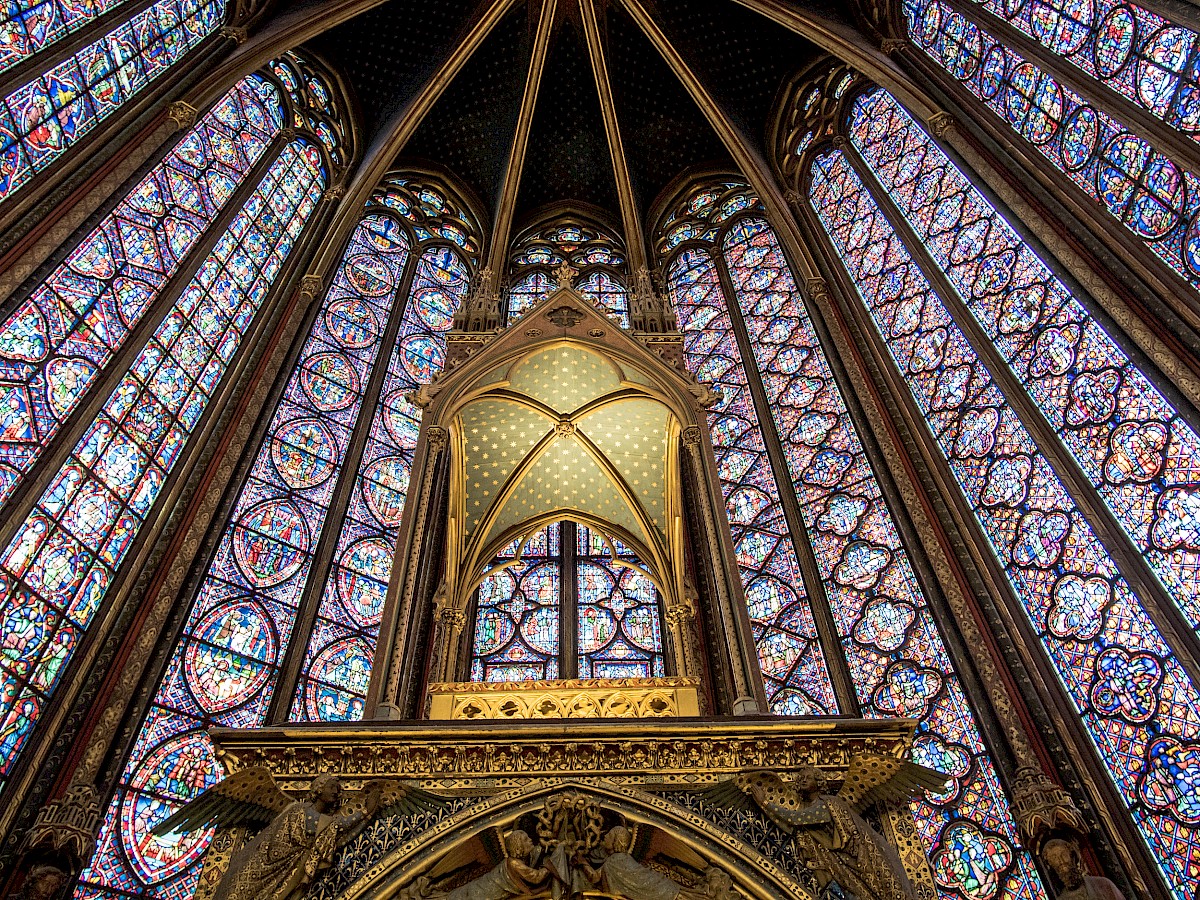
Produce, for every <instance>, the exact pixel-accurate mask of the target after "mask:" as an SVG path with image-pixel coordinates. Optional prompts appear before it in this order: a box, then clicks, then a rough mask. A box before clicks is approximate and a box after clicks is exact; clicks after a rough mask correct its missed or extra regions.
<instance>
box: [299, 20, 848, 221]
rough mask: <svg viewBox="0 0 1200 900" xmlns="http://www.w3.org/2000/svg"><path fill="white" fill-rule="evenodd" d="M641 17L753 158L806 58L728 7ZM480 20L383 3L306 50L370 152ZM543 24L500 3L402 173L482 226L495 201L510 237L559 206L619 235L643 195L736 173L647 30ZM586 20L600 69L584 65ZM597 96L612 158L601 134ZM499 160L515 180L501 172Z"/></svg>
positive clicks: (790, 40) (799, 43) (630, 24)
mask: <svg viewBox="0 0 1200 900" xmlns="http://www.w3.org/2000/svg"><path fill="white" fill-rule="evenodd" d="M547 2H555V0H547ZM641 6H642V7H643V8H644V10H645V12H646V13H647V15H648V16H649V17H650V18H651V19H652V21H653V24H654V26H656V27H657V29H659V30H660V31H661V32H662V34H663V36H664V37H665V38H666V40H667V42H669V44H670V46H671V48H673V49H674V51H676V52H677V53H678V54H679V56H680V57H681V58H682V60H683V61H684V62H685V63H686V65H687V66H689V67H690V68H691V69H692V70H693V71H694V72H695V74H696V76H697V78H698V79H699V80H700V82H701V83H702V85H703V87H704V88H705V89H707V90H708V91H709V92H710V93H711V95H712V97H713V99H714V100H715V101H716V102H717V104H718V105H719V106H720V107H721V111H722V113H723V114H724V115H725V116H726V117H728V119H729V120H730V121H731V122H732V123H733V124H734V125H735V126H736V127H738V128H739V129H740V130H741V131H742V132H743V133H744V136H745V138H746V140H747V141H748V143H749V144H750V146H751V147H752V148H753V149H754V150H755V151H756V152H758V153H760V154H763V155H766V139H765V138H766V134H767V131H768V128H769V124H770V123H769V118H770V116H771V112H772V108H773V105H774V103H775V101H776V95H777V93H778V92H779V90H780V88H781V86H782V85H783V83H784V81H785V80H786V79H787V77H788V76H789V75H790V74H791V73H793V72H795V71H796V70H797V69H799V68H802V67H803V66H805V65H806V64H807V63H808V62H810V61H811V60H812V59H813V58H814V57H815V56H816V55H817V52H818V51H817V50H816V48H815V47H814V46H813V45H812V44H811V43H809V42H808V41H806V40H804V39H803V38H801V37H798V36H797V35H795V34H794V33H792V32H791V31H788V30H786V29H785V28H783V27H782V26H780V25H777V24H775V23H774V22H772V21H770V20H769V19H767V18H765V17H764V16H762V15H759V14H758V13H756V12H753V11H751V10H749V9H747V8H745V7H744V6H742V5H739V4H738V3H736V2H733V0H641ZM593 11H594V12H593ZM479 14H480V0H437V2H436V3H434V2H429V0H388V2H385V3H383V4H381V5H379V6H376V7H375V8H373V9H371V10H370V11H368V12H366V13H363V14H361V15H359V16H357V17H355V18H353V19H351V20H349V21H347V22H345V23H343V24H341V25H337V26H336V27H333V28H331V29H329V30H328V31H326V32H324V33H323V34H320V35H319V36H317V37H316V38H314V39H312V40H311V41H310V42H309V44H308V46H309V47H310V48H311V49H312V50H315V51H316V52H317V53H319V54H321V55H322V56H323V57H324V58H325V59H326V60H327V61H328V62H329V63H331V64H332V65H333V66H334V67H336V68H337V69H339V70H340V71H341V72H342V73H343V74H344V75H345V76H346V78H347V81H348V83H349V86H350V90H351V93H352V94H353V95H354V97H355V98H356V101H357V103H358V104H359V105H360V107H361V113H362V120H363V122H364V123H365V128H366V131H367V137H366V139H367V142H368V143H369V142H370V140H371V139H372V137H373V136H377V133H378V132H379V131H380V129H382V128H385V127H386V123H387V122H388V121H389V119H390V117H391V116H392V114H394V113H395V111H396V110H398V109H399V108H401V107H402V106H403V105H404V103H405V102H406V101H407V100H408V99H409V98H410V97H411V96H412V95H413V94H414V93H416V92H417V91H418V89H419V88H420V86H421V85H422V84H423V83H424V82H425V80H426V79H428V78H429V77H430V76H431V75H432V74H433V73H434V72H435V71H437V69H438V67H439V65H441V64H442V63H443V62H444V60H446V58H447V57H449V56H450V55H451V53H452V52H453V50H454V49H455V47H457V46H458V45H459V43H460V42H461V41H462V40H463V38H464V36H465V35H466V34H467V32H468V30H469V29H470V28H471V26H472V25H473V24H474V22H475V21H477V18H478V16H479ZM823 14H825V15H827V16H834V17H837V16H838V13H836V12H830V11H829V10H825V11H823ZM543 15H544V14H543V2H542V0H520V2H516V3H515V4H514V5H513V7H512V9H511V10H510V11H509V13H508V14H507V15H506V16H505V17H504V18H503V19H502V20H501V21H500V22H499V24H497V25H496V26H495V27H494V28H493V29H492V30H491V32H490V33H489V34H488V35H487V37H486V38H485V39H484V40H483V42H482V43H481V44H480V45H479V47H478V49H476V50H475V52H474V53H473V54H471V56H470V58H469V59H468V60H467V62H466V63H465V65H463V67H462V68H461V70H460V71H458V73H457V75H456V76H455V77H454V78H453V79H452V80H451V81H450V83H449V84H448V85H446V86H445V89H444V90H443V91H442V93H441V96H440V97H439V98H438V100H437V102H436V103H435V104H434V106H433V107H432V109H431V110H430V111H429V112H428V114H427V115H425V117H424V118H423V119H422V121H421V123H420V125H419V127H418V128H417V129H416V132H415V133H414V134H413V136H412V137H411V139H410V140H409V141H408V142H407V144H406V145H405V147H404V148H403V150H402V151H401V154H400V160H404V159H419V160H424V161H429V162H435V163H437V164H439V165H441V166H445V167H446V168H447V169H449V170H450V172H451V173H452V174H453V175H455V176H457V177H458V178H459V179H460V180H461V181H462V182H463V184H464V185H465V186H466V187H467V188H468V190H470V191H473V192H474V193H475V195H476V196H477V197H478V199H479V200H480V202H481V204H482V207H483V208H484V209H485V210H486V211H487V213H488V215H489V216H492V217H495V215H496V212H497V210H498V209H499V208H500V206H501V205H502V204H507V205H509V206H511V207H512V208H513V210H514V224H513V228H514V229H516V228H519V227H520V225H521V223H522V221H524V220H527V219H528V218H529V216H530V215H531V214H532V213H533V212H534V211H535V210H538V209H540V208H543V207H545V206H547V205H549V204H556V203H563V202H568V203H571V202H574V203H582V204H590V205H592V206H595V207H599V209H600V210H602V211H604V212H605V213H606V214H607V215H608V217H609V218H610V219H611V221H613V222H621V221H622V214H623V212H624V214H625V215H626V217H628V216H629V215H631V214H633V215H636V216H637V218H638V220H639V221H641V222H645V220H646V216H647V213H648V211H649V209H650V206H651V204H652V203H653V202H654V200H655V198H656V197H657V196H658V195H659V194H660V192H661V191H663V189H664V188H665V187H667V186H668V184H669V183H670V182H671V181H672V179H674V178H675V177H676V176H678V175H679V174H680V173H681V172H683V171H684V170H685V169H688V168H690V167H700V166H716V167H721V168H725V169H729V168H733V167H734V166H733V161H732V159H731V157H730V154H729V152H728V151H727V149H726V147H725V145H724V144H723V142H722V140H721V139H720V137H719V136H718V135H717V133H716V132H715V131H714V130H713V128H712V126H711V125H710V124H709V120H708V119H707V118H706V116H705V114H704V112H703V111H702V110H701V108H700V107H699V106H698V105H697V102H696V100H694V99H693V96H692V95H691V94H690V93H689V91H688V90H687V88H685V86H684V84H682V83H681V81H680V80H679V79H678V78H677V77H676V75H675V74H674V73H673V71H672V69H671V68H670V66H669V65H668V64H667V62H666V61H665V60H664V57H663V55H662V54H661V52H660V50H661V47H659V48H656V46H655V44H654V43H652V42H651V40H650V39H649V38H648V37H647V34H646V32H645V29H644V27H643V26H644V24H645V23H642V25H639V23H637V22H635V20H634V19H633V17H632V16H631V15H630V13H629V12H628V11H627V10H626V8H624V6H623V5H622V4H620V3H612V2H609V0H556V2H555V6H554V15H553V18H552V19H551V18H550V17H549V16H545V17H543ZM593 15H594V19H589V17H590V16H593ZM539 22H540V27H541V29H542V31H541V32H539ZM591 23H594V25H592V26H591V27H592V34H593V37H594V41H595V44H594V47H598V48H599V50H600V54H599V55H600V57H601V60H600V61H601V65H599V66H598V65H597V60H596V54H594V53H592V52H589V40H588V34H589V32H588V28H589V25H590V24H591ZM541 44H544V52H539V51H540V49H541V47H540V45H541ZM539 60H540V65H536V64H535V66H534V69H535V70H536V72H535V78H534V79H533V80H532V83H534V84H535V85H536V89H537V95H536V103H535V104H533V105H532V107H530V105H529V104H530V99H531V96H530V93H529V92H528V91H527V75H528V74H529V72H530V70H531V61H535V63H536V61H539ZM597 68H599V69H601V70H605V69H606V70H607V78H606V79H601V78H598V77H597V75H596V71H595V69H597ZM607 96H611V98H612V102H611V107H610V109H611V113H612V118H611V119H610V120H609V123H608V124H609V128H610V130H611V129H612V127H613V126H614V125H615V129H616V132H617V133H618V134H619V139H620V144H619V145H618V146H617V147H614V143H613V141H611V140H610V135H609V133H608V132H607V131H606V122H605V114H604V113H605V106H606V101H605V98H606V97H607ZM523 102H524V104H525V106H526V110H525V111H526V116H525V117H524V118H525V119H526V120H527V121H528V129H527V132H526V136H527V140H528V143H527V147H526V149H525V152H524V154H523V159H522V158H520V156H521V154H520V153H516V154H514V152H513V147H514V138H515V137H517V136H518V135H520V134H521V133H522V131H523V129H522V127H521V122H522V105H523ZM614 151H615V153H614ZM614 155H615V156H616V157H618V159H617V160H616V161H614ZM513 159H516V161H517V163H519V166H515V168H518V169H519V171H520V179H519V182H515V181H514V179H513V177H512V173H511V171H510V166H512V165H513V164H512V163H511V162H510V160H513ZM622 160H623V165H622ZM625 170H627V172H628V174H627V175H624V174H623V173H624V171H625ZM506 184H507V188H506ZM622 184H624V185H626V186H627V189H626V190H625V192H624V193H625V195H626V198H627V202H626V208H625V209H624V210H623V209H622V202H621V195H622V191H621V188H620V185H622ZM627 220H628V219H627V218H626V221H627ZM514 233H515V232H514Z"/></svg>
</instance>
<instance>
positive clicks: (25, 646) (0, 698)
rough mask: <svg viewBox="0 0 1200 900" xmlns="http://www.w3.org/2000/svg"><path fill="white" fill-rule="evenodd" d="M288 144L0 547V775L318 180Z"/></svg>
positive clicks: (302, 145)
mask: <svg viewBox="0 0 1200 900" xmlns="http://www.w3.org/2000/svg"><path fill="white" fill-rule="evenodd" d="M325 178H326V173H325V171H324V167H323V163H322V161H321V156H320V154H319V153H318V152H317V150H316V148H315V147H313V146H312V145H311V144H309V143H308V142H307V141H305V140H303V139H297V140H295V141H293V142H292V143H291V144H289V145H288V146H287V147H286V148H284V150H283V152H282V153H281V154H280V156H279V157H278V158H277V159H276V161H275V162H274V163H273V164H272V166H271V168H270V169H269V170H268V172H267V174H266V175H265V176H264V177H263V180H262V181H261V183H260V184H259V185H258V186H257V187H256V188H255V190H254V192H253V193H252V194H251V195H250V197H249V199H247V201H246V203H245V204H244V206H243V207H242V208H241V210H239V212H238V214H237V216H236V217H235V218H234V220H233V222H232V224H231V225H230V227H229V230H228V231H227V232H226V233H225V234H224V235H223V236H222V237H221V239H220V240H219V241H218V242H217V245H216V247H215V248H214V249H213V251H212V252H211V253H210V254H209V256H208V257H207V258H206V259H205V260H204V262H203V263H202V264H201V266H200V269H199V271H198V272H197V273H196V275H195V277H194V278H193V279H192V280H191V282H190V283H189V284H188V285H187V286H186V287H185V288H184V290H183V293H182V294H181V296H180V298H179V300H178V301H177V302H176V304H175V306H174V307H173V309H172V310H171V312H170V313H169V314H168V316H167V317H166V318H165V319H164V320H163V322H162V323H161V324H160V325H159V327H158V328H157V329H156V330H155V332H154V334H153V336H152V337H151V338H150V340H149V342H148V343H147V345H146V347H145V348H144V349H143V350H142V351H141V353H140V354H139V355H138V356H137V358H136V359H135V360H134V362H133V363H132V365H131V366H130V368H129V370H128V372H127V373H126V374H125V376H124V378H123V379H122V380H121V382H120V384H118V386H117V387H116V388H115V389H114V391H113V393H112V394H111V395H110V396H109V398H108V400H107V401H106V402H105V404H104V406H103V407H102V409H101V411H100V413H99V415H98V416H97V417H96V420H95V422H93V423H92V425H91V426H90V427H89V428H88V429H87V431H86V432H85V433H84V435H83V437H82V438H80V440H79V442H78V444H76V446H75V448H74V450H73V452H72V453H71V456H70V457H69V458H68V460H67V462H66V463H65V464H64V465H63V467H62V468H61V469H60V470H59V471H58V472H57V474H55V475H54V476H53V477H52V478H51V480H50V483H49V486H48V487H47V488H46V491H45V492H44V493H43V494H42V496H41V498H40V500H39V501H38V502H37V504H36V505H35V507H34V509H33V511H32V512H31V513H30V514H29V516H28V517H27V518H26V519H25V521H24V522H23V523H22V525H21V526H20V529H19V530H18V532H17V534H16V536H15V537H14V538H13V540H12V542H11V543H10V544H9V546H8V548H7V549H6V550H5V551H4V552H3V554H2V555H0V591H2V599H0V622H2V623H3V624H2V626H0V632H2V633H3V634H4V645H3V648H2V655H0V662H2V668H0V678H2V682H0V684H2V686H3V687H2V692H0V774H4V773H6V772H7V771H8V770H9V768H10V767H11V766H12V764H13V762H14V761H15V760H16V758H17V757H18V754H19V750H20V748H21V746H22V745H23V744H24V742H25V739H26V738H27V737H28V735H29V733H30V731H31V730H32V728H33V725H34V724H35V722H36V720H37V717H38V714H39V712H40V709H41V705H42V703H43V702H44V701H45V700H46V699H47V698H48V697H49V695H50V694H51V693H52V692H53V690H54V688H55V686H56V685H57V682H58V678H59V675H60V674H61V672H62V669H63V667H64V666H65V665H66V663H67V662H68V661H69V660H70V658H71V655H72V654H73V652H74V650H75V648H76V646H77V644H78V642H79V640H80V639H81V637H82V636H83V634H84V632H85V631H86V630H87V628H88V626H89V624H90V623H91V621H92V618H93V616H94V615H95V613H96V611H97V609H99V607H100V604H101V603H102V602H103V600H104V597H105V595H106V594H107V591H108V589H109V585H110V583H111V582H112V580H113V577H114V575H115V574H116V571H117V568H118V567H119V566H120V564H121V561H122V560H123V559H124V558H125V555H126V553H127V552H128V550H129V548H130V546H131V545H132V543H133V540H134V538H135V537H136V536H137V534H138V531H139V530H140V528H141V526H142V524H143V523H144V522H145V521H146V518H147V517H148V515H149V514H150V511H151V509H152V508H153V506H154V503H155V501H156V500H157V499H158V496H159V494H160V493H161V492H162V491H163V489H164V487H165V486H166V484H167V481H168V478H169V476H170V475H171V471H172V469H173V467H174V465H175V463H176V461H177V460H178V459H179V456H180V454H181V453H182V451H183V448H184V446H185V445H186V444H187V441H188V438H189V437H191V435H192V433H193V432H194V431H195V429H196V426H197V424H198V423H199V421H200V418H201V416H202V415H203V413H204V411H205V409H206V408H207V406H208V402H209V400H210V399H211V397H212V394H213V392H214V391H215V390H216V388H217V386H218V385H219V384H220V382H221V379H222V377H223V376H224V374H225V372H226V370H227V369H228V367H229V364H230V363H231V361H232V360H233V357H234V355H235V354H236V352H237V350H238V348H239V346H240V344H241V341H242V338H243V337H244V336H245V334H246V331H247V330H248V329H249V327H250V325H251V323H252V322H253V321H254V319H255V317H256V314H257V313H258V311H259V309H260V307H261V306H262V304H263V301H264V300H265V299H266V298H267V296H268V295H269V293H270V289H271V286H272V284H273V283H274V281H275V278H276V277H277V276H278V274H279V272H280V269H281V268H282V267H283V263H284V261H285V260H286V259H287V256H288V254H289V253H290V252H291V250H292V247H293V246H294V244H295V242H296V240H297V239H298V238H299V236H300V233H301V232H302V231H303V229H304V226H305V224H306V222H307V221H308V218H309V216H310V215H311V214H312V211H313V210H314V209H315V207H316V205H317V202H318V201H319V199H320V196H321V192H322V190H323V189H324V187H325Z"/></svg>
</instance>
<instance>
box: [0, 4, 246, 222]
mask: <svg viewBox="0 0 1200 900" xmlns="http://www.w3.org/2000/svg"><path fill="white" fill-rule="evenodd" d="M224 19H225V0H159V2H157V3H155V4H154V5H153V6H151V7H149V8H147V9H145V10H143V11H142V12H140V13H138V14H137V15H135V16H133V18H131V19H129V20H128V21H125V22H122V23H121V24H120V25H117V26H116V27H114V28H113V30H112V31H110V32H109V33H108V34H106V35H104V36H103V37H101V38H100V39H99V40H96V41H94V42H93V43H91V44H89V45H88V46H86V47H84V48H83V49H82V50H79V51H78V52H76V53H74V54H72V55H71V56H70V57H68V58H67V59H66V60H64V61H63V62H61V63H59V64H58V65H56V66H54V67H53V68H52V69H50V70H49V71H47V72H44V73H42V74H41V75H39V76H37V77H36V78H33V79H32V80H30V81H28V82H27V83H25V84H23V85H22V86H21V87H19V88H16V89H15V90H13V91H12V92H11V93H10V94H9V95H8V96H7V97H5V98H4V99H3V100H2V101H0V201H3V200H5V199H7V198H8V197H10V196H12V194H13V193H15V192H16V191H17V190H19V189H20V187H21V186H22V185H24V184H25V183H26V182H28V181H29V180H30V179H31V178H33V176H34V175H35V174H37V173H38V172H41V171H42V170H43V169H45V168H47V167H48V166H49V165H50V164H51V163H53V162H54V161H55V160H56V159H58V158H59V157H60V156H62V155H63V154H64V153H65V152H66V151H67V150H68V149H70V148H71V147H72V146H74V145H75V144H76V143H77V142H78V141H79V140H80V139H81V138H82V137H83V136H84V135H85V134H87V133H88V132H90V131H91V130H92V129H93V128H95V127H96V126H97V125H98V124H99V123H100V122H102V121H104V120H105V119H107V118H108V117H109V116H110V115H111V114H112V113H113V112H114V111H115V110H117V109H119V108H120V107H121V106H122V105H123V104H124V103H125V102H126V101H127V100H129V99H130V98H131V97H134V96H135V95H137V94H139V93H141V91H142V90H143V89H145V87H146V86H147V85H148V84H150V83H151V82H152V81H154V80H155V79H157V78H158V77H159V76H161V75H162V74H163V73H164V72H166V71H167V70H168V69H170V68H171V67H172V66H173V65H175V63H177V62H179V60H181V59H183V57H184V56H186V55H187V53H188V51H189V50H191V49H192V48H193V47H195V46H196V45H197V44H199V43H200V41H202V40H203V39H204V38H205V37H207V36H208V35H209V34H211V33H212V32H213V31H215V30H216V29H217V28H219V27H220V26H221V24H222V23H223V22H224Z"/></svg>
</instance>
